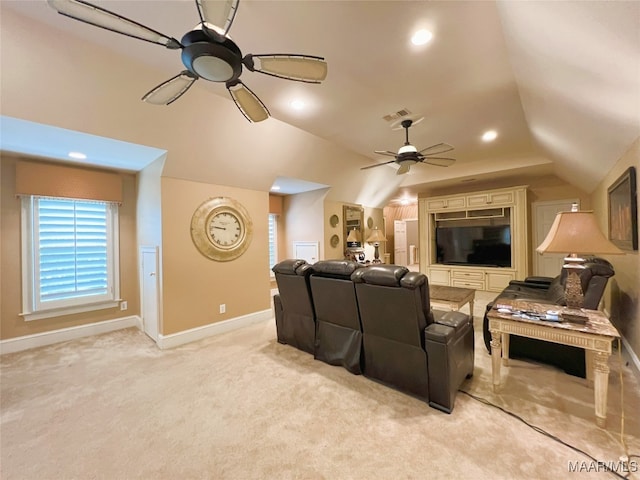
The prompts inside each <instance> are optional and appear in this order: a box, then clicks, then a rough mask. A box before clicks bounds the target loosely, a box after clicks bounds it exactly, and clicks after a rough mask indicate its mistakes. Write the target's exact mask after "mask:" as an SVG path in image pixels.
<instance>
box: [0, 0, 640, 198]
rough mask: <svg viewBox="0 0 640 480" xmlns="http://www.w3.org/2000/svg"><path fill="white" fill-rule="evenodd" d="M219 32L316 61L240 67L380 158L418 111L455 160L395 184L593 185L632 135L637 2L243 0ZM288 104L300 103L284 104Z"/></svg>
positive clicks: (183, 27)
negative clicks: (404, 117) (275, 68)
mask: <svg viewBox="0 0 640 480" xmlns="http://www.w3.org/2000/svg"><path fill="white" fill-rule="evenodd" d="M92 3H95V4H97V5H101V6H103V7H105V8H108V9H110V10H112V11H115V12H117V13H119V14H121V15H123V16H126V17H128V18H131V19H133V20H136V21H138V22H140V23H142V24H144V25H147V26H149V27H151V28H153V29H155V30H157V31H160V32H162V33H165V34H166V35H168V36H173V37H175V38H177V39H180V38H181V36H182V35H183V34H184V33H186V32H187V31H189V30H191V29H192V28H193V27H194V26H195V25H196V23H197V22H198V14H197V11H196V7H195V3H194V2H193V1H191V0H174V1H162V2H157V1H146V0H145V1H141V0H135V1H96V2H92ZM2 4H3V5H2V6H3V8H9V9H11V10H13V11H15V12H18V13H19V14H20V15H24V16H26V17H28V18H30V19H32V20H33V22H35V23H34V28H37V24H38V23H40V22H41V23H45V24H48V25H51V26H54V27H55V28H58V29H61V30H64V31H67V32H69V33H70V34H72V35H74V36H76V37H77V38H78V41H82V42H94V43H96V44H99V45H102V46H106V47H108V48H111V49H113V50H115V51H116V52H118V53H119V54H121V55H122V56H127V57H130V58H134V59H136V60H137V61H139V62H142V63H146V64H149V65H151V66H153V67H154V68H156V69H157V70H158V71H161V72H164V77H162V78H158V81H157V83H161V82H162V81H164V80H166V79H168V78H169V77H171V76H173V75H176V74H177V73H178V72H180V71H181V70H183V65H182V63H181V61H180V55H179V53H178V52H176V51H170V50H166V49H164V48H163V47H161V46H158V45H153V44H150V43H146V42H142V41H139V40H136V39H132V38H128V37H124V36H121V35H117V34H115V33H112V32H107V31H104V30H101V29H98V28H95V27H92V26H89V25H85V24H82V23H80V22H77V21H74V20H71V19H68V18H65V17H63V16H60V15H58V14H57V13H56V12H55V11H54V10H52V9H51V8H50V7H48V6H47V4H46V2H45V1H44V0H42V1H28V2H27V1H21V2H14V1H7V0H3V2H2ZM418 28H426V29H428V30H429V31H431V32H432V33H433V38H432V40H431V41H430V42H429V43H427V44H426V45H423V46H415V45H412V44H411V42H410V37H411V35H412V33H413V32H414V31H415V30H416V29H418ZM230 35H231V37H232V38H233V39H234V41H235V42H236V43H237V44H238V45H239V47H240V48H241V49H242V51H243V54H246V53H254V54H261V53H305V54H310V55H320V56H323V57H325V59H326V60H327V62H328V65H329V74H328V77H327V79H326V81H325V82H323V83H322V84H321V85H307V84H301V83H297V82H289V81H287V80H282V79H277V78H273V77H269V76H266V75H261V74H259V73H254V72H249V71H246V70H245V71H244V73H243V74H242V80H243V81H244V82H245V83H246V84H247V86H249V88H251V89H252V90H253V91H254V92H255V93H256V94H257V95H258V96H259V97H260V99H261V100H262V101H263V102H264V103H265V104H266V105H267V107H268V108H269V110H270V112H271V114H272V116H273V117H274V118H276V119H279V120H281V121H283V122H286V123H288V124H291V125H293V126H295V127H298V128H300V129H302V130H305V131H307V132H310V133H312V134H314V135H317V136H319V137H321V138H323V139H326V140H329V141H331V142H335V143H336V144H338V145H340V146H342V147H344V148H347V149H349V150H352V151H354V152H356V153H359V154H361V155H364V156H367V157H369V158H370V159H371V163H377V162H383V161H386V160H387V158H385V157H382V156H380V155H376V154H374V153H373V152H374V150H392V151H397V149H398V148H399V147H400V146H401V145H402V143H403V141H404V132H403V131H401V130H396V129H393V128H392V126H393V125H394V121H393V120H391V121H388V120H385V119H384V117H385V116H387V115H393V114H394V113H396V112H399V111H401V110H405V111H408V112H410V114H409V115H410V116H412V117H422V116H424V120H423V121H421V122H420V123H418V124H416V125H414V126H413V127H412V128H411V129H410V131H409V136H410V140H411V143H412V144H414V145H415V146H416V147H417V148H418V149H422V148H424V147H427V146H429V145H432V144H435V143H439V142H447V143H449V144H451V145H453V146H454V147H455V150H454V151H453V152H451V153H452V155H453V156H454V157H455V158H456V160H457V161H456V163H455V164H454V165H453V166H451V167H447V168H442V167H436V166H428V165H416V166H414V167H413V168H412V170H411V172H410V173H409V174H408V175H406V176H405V177H404V178H403V180H402V186H404V187H407V188H409V189H412V190H414V191H418V190H419V189H421V188H423V187H424V186H425V185H430V184H434V182H435V183H439V184H447V183H452V182H460V181H464V180H469V179H471V178H475V179H483V178H487V177H491V178H495V177H497V176H500V177H505V176H509V175H516V174H517V175H522V174H526V175H543V174H548V173H550V172H552V173H555V174H556V175H557V176H559V177H560V178H563V179H564V180H566V181H567V182H569V183H571V184H573V185H575V186H577V187H580V188H581V189H583V190H584V191H586V192H590V191H592V190H593V189H594V188H595V187H596V186H597V184H598V182H599V181H600V180H601V179H602V178H603V177H604V175H605V174H606V173H607V172H608V171H609V169H610V168H611V167H612V166H613V165H614V163H615V162H616V160H617V159H618V158H619V157H620V156H621V155H622V154H623V153H624V152H625V150H626V149H627V148H628V147H629V146H630V145H631V143H632V142H633V141H634V140H635V139H636V138H637V137H638V136H639V135H640V2H636V1H629V2H623V1H606V2H604V1H603V2H600V1H590V2H585V1H567V2H546V1H536V2H525V1H505V2H490V1H469V2H466V1H408V2H403V1H275V0H274V1H249V0H247V1H241V2H240V7H239V10H238V13H237V16H236V18H235V20H234V23H233V25H232V27H231V30H230ZM111 68H113V69H117V68H118V65H117V64H113V65H112V66H111ZM153 86H154V85H149V89H151V88H152V87H153ZM193 88H202V89H207V90H209V91H211V92H213V93H215V94H218V95H221V96H223V97H225V98H228V92H227V90H226V89H225V87H224V85H223V84H214V83H211V82H206V81H204V80H202V81H198V82H196V85H195V86H194V87H193ZM144 93H145V92H142V91H141V92H139V96H138V97H136V98H131V99H130V101H131V102H139V98H140V96H142V95H143V94H144ZM185 95H189V92H187V93H186V94H185ZM294 99H301V100H303V101H304V103H305V105H306V108H305V109H303V110H294V109H292V108H291V101H292V100H294ZM178 101H180V100H178ZM229 101H231V100H230V99H229ZM163 108H171V106H169V107H163ZM237 114H238V115H240V113H239V112H238V113H237ZM267 121H269V120H267ZM487 130H495V131H496V132H497V138H496V139H495V140H494V141H493V142H490V143H485V142H483V141H482V140H481V137H482V134H483V133H484V132H485V131H487ZM379 168H380V169H390V168H391V167H379ZM390 174H392V172H390ZM301 180H306V179H304V178H303V179H301Z"/></svg>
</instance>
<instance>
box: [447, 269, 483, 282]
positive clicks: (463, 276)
mask: <svg viewBox="0 0 640 480" xmlns="http://www.w3.org/2000/svg"><path fill="white" fill-rule="evenodd" d="M451 273H452V275H451V276H452V277H453V278H455V279H459V280H481V281H484V272H467V271H461V270H454V271H453V272H451Z"/></svg>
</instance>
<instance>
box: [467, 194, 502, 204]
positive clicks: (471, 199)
mask: <svg viewBox="0 0 640 480" xmlns="http://www.w3.org/2000/svg"><path fill="white" fill-rule="evenodd" d="M512 203H513V192H497V193H478V194H477V195H468V196H467V205H468V206H469V207H482V206H485V205H510V204H512Z"/></svg>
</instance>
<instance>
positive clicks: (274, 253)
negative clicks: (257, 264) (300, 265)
mask: <svg viewBox="0 0 640 480" xmlns="http://www.w3.org/2000/svg"><path fill="white" fill-rule="evenodd" d="M276 263H278V216H277V215H275V214H273V213H270V214H269V269H271V268H273V266H274V265H275V264H276Z"/></svg>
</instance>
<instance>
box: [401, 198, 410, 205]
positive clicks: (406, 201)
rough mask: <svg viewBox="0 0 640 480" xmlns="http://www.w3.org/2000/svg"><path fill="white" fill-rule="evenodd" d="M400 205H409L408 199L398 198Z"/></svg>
mask: <svg viewBox="0 0 640 480" xmlns="http://www.w3.org/2000/svg"><path fill="white" fill-rule="evenodd" d="M400 205H409V200H407V199H406V198H403V199H402V200H400Z"/></svg>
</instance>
